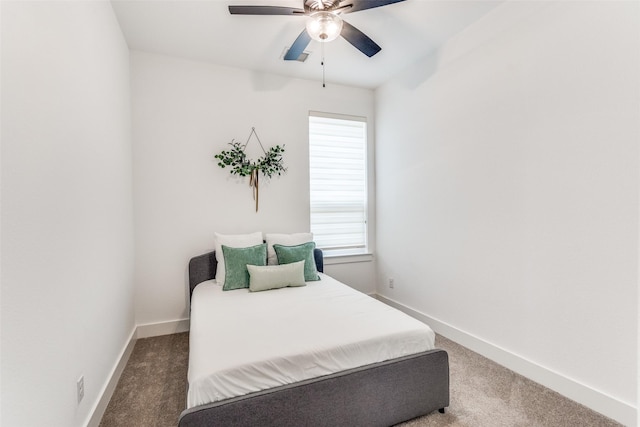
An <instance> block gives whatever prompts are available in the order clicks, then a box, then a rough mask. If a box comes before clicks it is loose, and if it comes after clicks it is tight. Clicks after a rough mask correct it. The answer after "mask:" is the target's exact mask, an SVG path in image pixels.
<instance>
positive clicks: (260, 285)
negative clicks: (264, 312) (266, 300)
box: [247, 261, 307, 292]
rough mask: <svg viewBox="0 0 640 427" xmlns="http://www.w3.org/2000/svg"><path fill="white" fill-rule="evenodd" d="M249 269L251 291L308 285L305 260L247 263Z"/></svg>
mask: <svg viewBox="0 0 640 427" xmlns="http://www.w3.org/2000/svg"><path fill="white" fill-rule="evenodd" d="M247 271H249V291H251V292H259V291H268V290H269V289H279V288H286V287H288V286H306V285H307V284H306V283H305V281H304V261H298V262H293V263H291V264H282V265H266V266H257V265H250V264H247Z"/></svg>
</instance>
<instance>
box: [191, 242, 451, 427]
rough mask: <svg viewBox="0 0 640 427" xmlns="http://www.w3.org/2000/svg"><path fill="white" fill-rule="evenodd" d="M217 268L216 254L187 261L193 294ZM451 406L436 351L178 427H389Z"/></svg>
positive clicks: (267, 396) (314, 382)
mask: <svg viewBox="0 0 640 427" xmlns="http://www.w3.org/2000/svg"><path fill="white" fill-rule="evenodd" d="M314 257H315V259H316V265H317V267H318V271H323V259H322V251H321V250H319V249H316V251H315V253H314ZM216 266H217V264H216V259H215V255H214V253H213V252H209V253H207V254H204V255H200V256H197V257H195V258H192V259H191V261H189V290H190V294H191V293H193V289H194V288H195V287H196V285H197V284H198V283H201V282H203V281H205V280H210V279H213V278H215V273H216ZM447 406H449V357H448V355H447V352H445V351H444V350H439V349H435V350H430V351H426V352H423V353H418V354H414V355H410V356H405V357H401V358H398V359H392V360H388V361H385V362H380V363H375V364H372V365H367V366H363V367H360V368H355V369H349V370H346V371H342V372H338V373H335V374H332V375H326V376H323V377H319V378H314V379H310V380H306V381H301V382H298V383H294V384H289V385H285V386H281V387H276V388H272V389H269V390H264V391H260V392H256V393H251V394H248V395H245V396H240V397H236V398H231V399H226V400H223V401H219V402H214V403H211V404H208V405H202V406H196V407H194V408H190V409H186V410H184V411H183V412H182V414H181V415H180V419H179V427H231V426H233V427H302V426H314V427H315V426H332V427H333V426H349V427H357V426H362V427H375V426H380V427H386V426H391V425H394V424H398V423H400V422H403V421H406V420H410V419H412V418H416V417H419V416H422V415H426V414H428V413H430V412H433V411H435V410H440V412H444V408H445V407H447Z"/></svg>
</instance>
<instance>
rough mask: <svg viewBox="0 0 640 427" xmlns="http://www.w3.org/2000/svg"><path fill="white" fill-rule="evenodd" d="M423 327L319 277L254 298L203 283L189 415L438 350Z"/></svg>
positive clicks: (197, 293) (194, 313)
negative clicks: (195, 409) (246, 396)
mask: <svg viewBox="0 0 640 427" xmlns="http://www.w3.org/2000/svg"><path fill="white" fill-rule="evenodd" d="M434 339H435V334H434V332H433V331H432V330H431V329H430V328H429V327H428V326H426V325H425V324H423V323H421V322H419V321H418V320H416V319H413V318H412V317H409V316H407V315H406V314H404V313H402V312H400V311H398V310H396V309H394V308H391V307H389V306H387V305H385V304H383V303H381V302H379V301H377V300H375V299H373V298H371V297H369V296H367V295H364V294H362V293H360V292H358V291H356V290H354V289H352V288H349V287H348V286H346V285H344V284H342V283H340V282H338V281H337V280H335V279H333V278H331V277H330V276H327V275H324V274H321V280H320V281H317V282H307V286H304V287H299V288H284V289H277V290H270V291H264V292H255V293H251V292H249V291H248V289H241V290H234V291H226V292H223V291H222V288H221V287H220V286H219V285H218V284H216V283H215V281H208V282H203V283H201V284H199V285H198V286H197V287H196V288H195V290H194V292H193V298H192V302H191V331H190V341H189V346H190V348H189V393H188V397H187V405H188V407H189V408H191V407H193V406H197V405H202V404H206V403H210V402H215V401H218V400H222V399H227V398H230V397H235V396H241V395H244V394H247V393H251V392H255V391H259V390H264V389H268V388H271V387H276V386H280V385H284V384H290V383H294V382H297V381H301V380H305V379H309V378H314V377H319V376H322V375H327V374H331V373H335V372H339V371H342V370H345V369H350V368H355V367H359V366H364V365H368V364H371V363H375V362H381V361H385V360H389V359H393V358H396V357H401V356H405V355H408V354H413V353H419V352H422V351H426V350H430V349H433V348H434Z"/></svg>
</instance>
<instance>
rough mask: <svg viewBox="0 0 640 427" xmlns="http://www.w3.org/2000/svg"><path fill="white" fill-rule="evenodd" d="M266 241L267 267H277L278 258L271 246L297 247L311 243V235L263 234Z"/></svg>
mask: <svg viewBox="0 0 640 427" xmlns="http://www.w3.org/2000/svg"><path fill="white" fill-rule="evenodd" d="M265 240H266V241H267V265H277V264H278V256H277V255H276V251H275V249H273V245H282V246H297V245H301V244H303V243H309V242H313V233H293V234H277V233H271V234H265Z"/></svg>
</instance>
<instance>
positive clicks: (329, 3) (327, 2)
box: [304, 0, 340, 12]
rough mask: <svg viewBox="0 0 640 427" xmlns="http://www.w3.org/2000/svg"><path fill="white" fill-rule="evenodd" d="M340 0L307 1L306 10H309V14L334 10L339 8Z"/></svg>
mask: <svg viewBox="0 0 640 427" xmlns="http://www.w3.org/2000/svg"><path fill="white" fill-rule="evenodd" d="M339 4H340V0H305V2H304V6H305V9H307V8H308V9H309V10H308V11H309V12H313V11H320V10H327V11H330V10H333V9H335V8H337V7H338V5H339Z"/></svg>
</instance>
